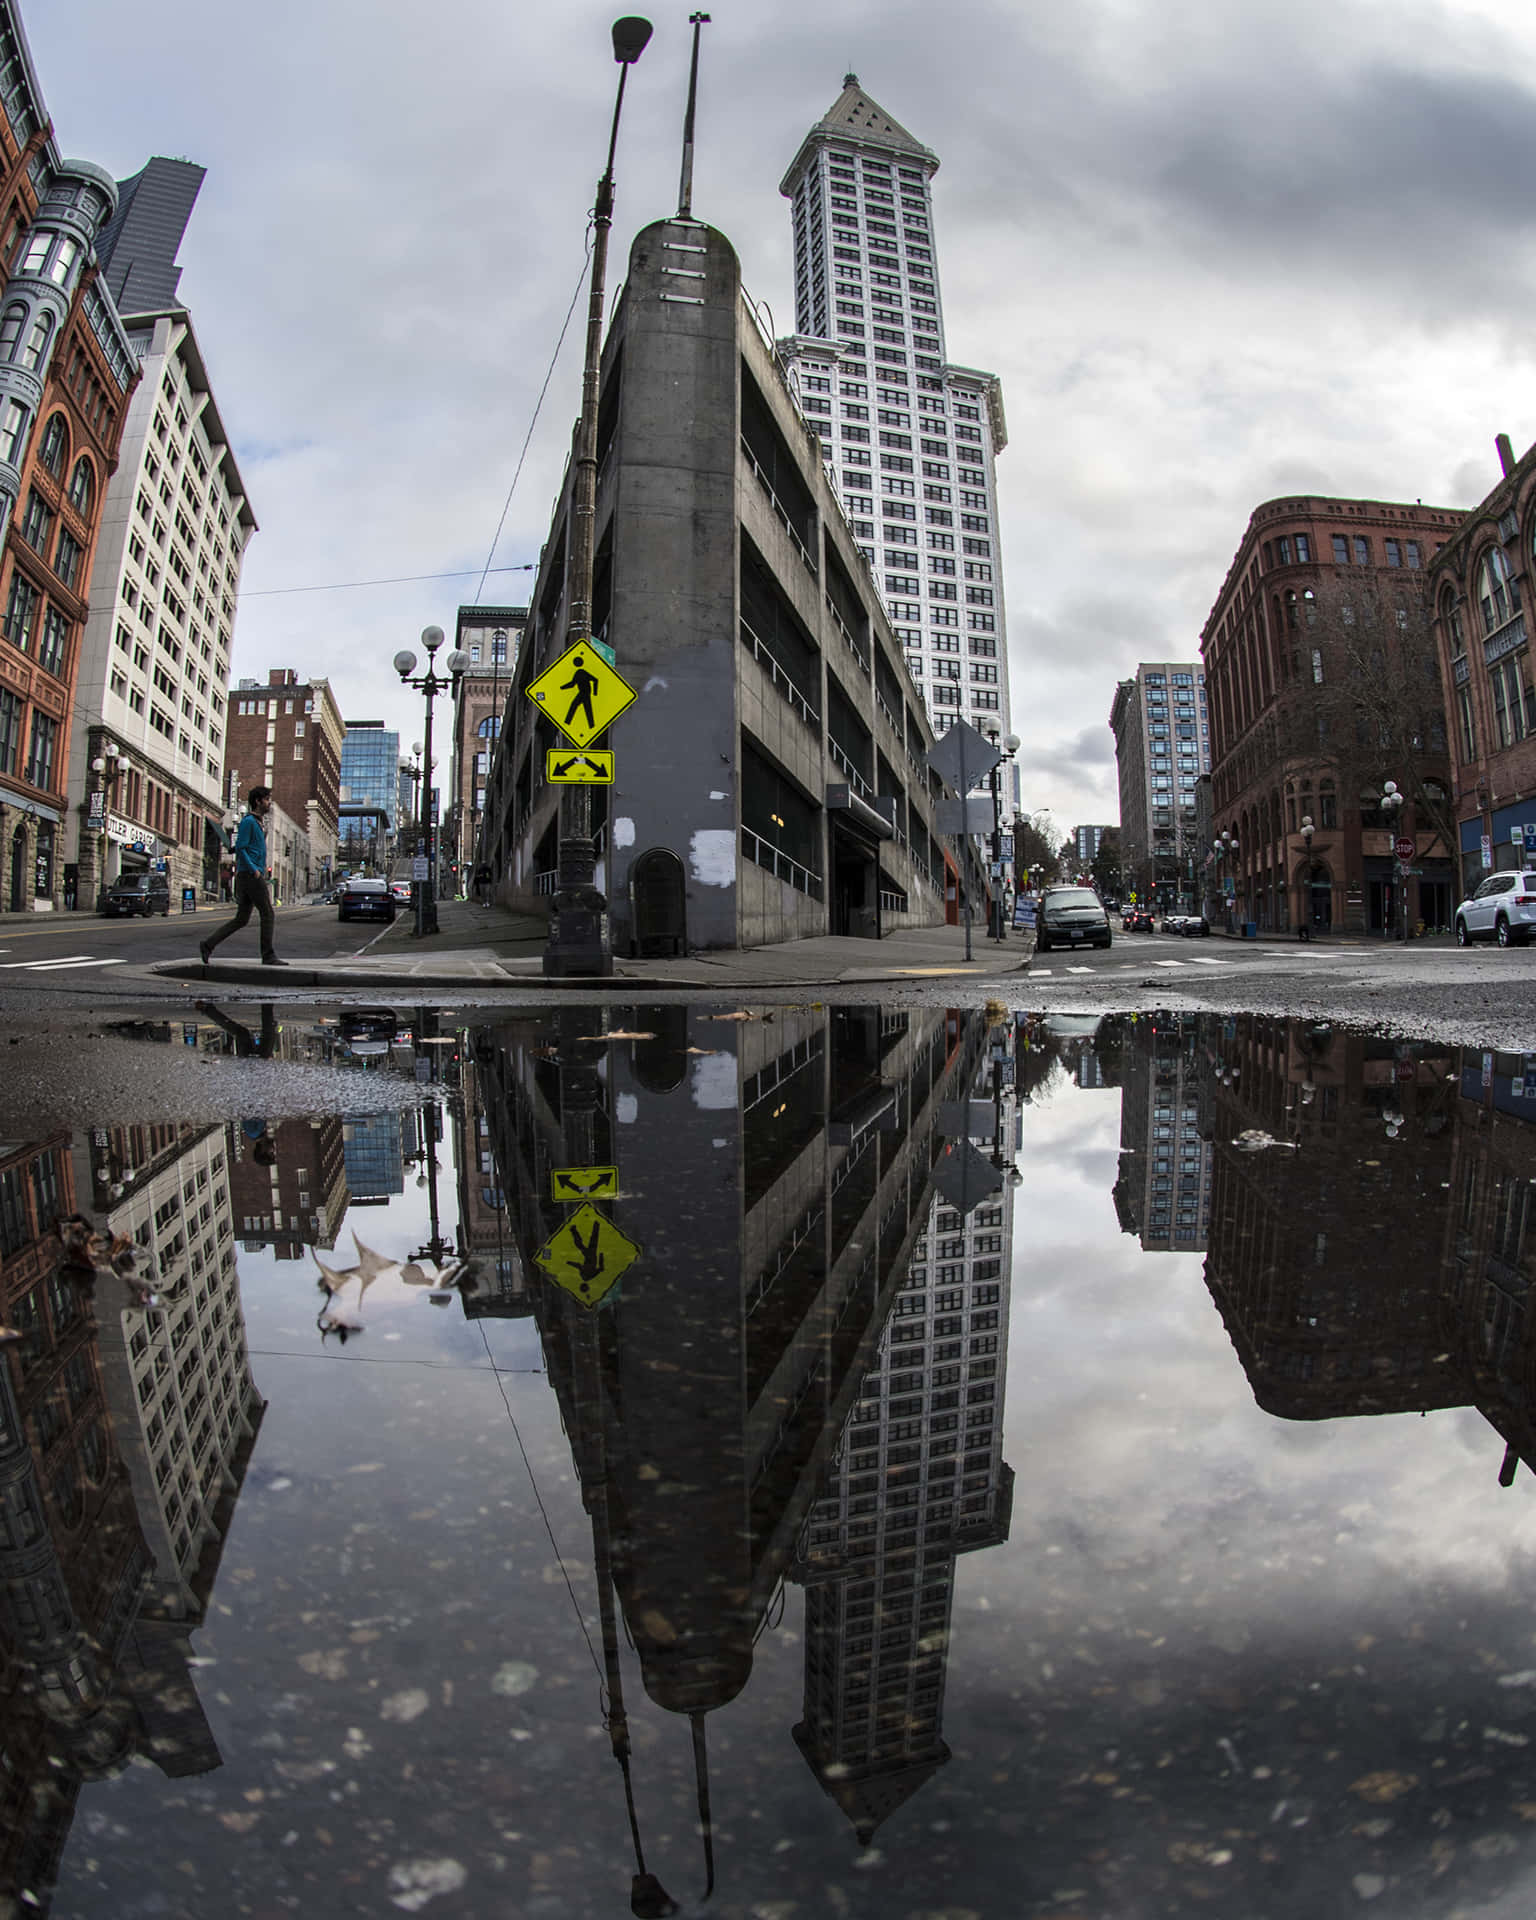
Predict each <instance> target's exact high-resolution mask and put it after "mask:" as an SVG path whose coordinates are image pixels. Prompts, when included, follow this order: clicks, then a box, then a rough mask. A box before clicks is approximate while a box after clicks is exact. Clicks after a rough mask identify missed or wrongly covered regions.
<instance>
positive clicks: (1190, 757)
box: [1109, 660, 1211, 907]
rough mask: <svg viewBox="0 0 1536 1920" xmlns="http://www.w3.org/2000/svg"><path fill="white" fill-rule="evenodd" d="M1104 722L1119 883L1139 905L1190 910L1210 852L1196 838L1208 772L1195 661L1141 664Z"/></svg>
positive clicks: (1205, 719) (1205, 721) (1204, 711)
mask: <svg viewBox="0 0 1536 1920" xmlns="http://www.w3.org/2000/svg"><path fill="white" fill-rule="evenodd" d="M1170 689H1171V691H1172V706H1171V708H1170V705H1169V693H1170ZM1109 724H1110V729H1111V731H1112V732H1113V733H1114V736H1115V761H1116V765H1117V768H1118V771H1119V780H1120V878H1121V881H1122V883H1123V885H1124V886H1125V887H1126V888H1127V890H1128V891H1129V892H1132V893H1135V894H1136V895H1137V897H1138V898H1139V899H1141V900H1144V901H1153V902H1155V903H1156V904H1157V905H1158V906H1163V907H1177V906H1181V905H1182V906H1189V907H1193V906H1195V905H1196V903H1197V901H1198V898H1199V889H1200V885H1201V883H1202V881H1203V879H1204V867H1203V864H1202V863H1203V861H1204V857H1205V854H1206V852H1207V851H1208V849H1207V848H1205V847H1204V846H1202V845H1201V844H1200V840H1199V836H1198V833H1197V812H1198V809H1197V806H1196V799H1197V790H1198V787H1199V782H1200V776H1201V775H1202V774H1208V773H1209V772H1210V770H1211V725H1210V713H1209V710H1208V708H1207V706H1206V697H1205V674H1204V673H1203V672H1202V671H1201V667H1200V663H1199V661H1197V660H1158V661H1145V660H1144V661H1143V662H1142V663H1141V665H1140V666H1138V667H1137V669H1136V677H1135V678H1134V679H1133V680H1122V681H1120V682H1119V683H1118V684H1117V685H1116V687H1115V697H1114V700H1113V701H1112V702H1111V705H1110V712H1109ZM1175 780H1177V783H1178V784H1177V785H1175V784H1174V783H1175Z"/></svg>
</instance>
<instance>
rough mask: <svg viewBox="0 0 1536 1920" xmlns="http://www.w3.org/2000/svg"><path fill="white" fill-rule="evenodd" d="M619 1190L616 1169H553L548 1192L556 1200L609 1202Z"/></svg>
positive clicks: (617, 1171)
mask: <svg viewBox="0 0 1536 1920" xmlns="http://www.w3.org/2000/svg"><path fill="white" fill-rule="evenodd" d="M618 1190H619V1170H618V1168H617V1167H554V1168H552V1169H551V1170H550V1175H549V1191H550V1194H551V1196H552V1197H553V1198H554V1199H556V1200H611V1199H613V1197H614V1195H615V1194H616V1193H617V1192H618Z"/></svg>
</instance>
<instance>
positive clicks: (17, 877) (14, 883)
mask: <svg viewBox="0 0 1536 1920" xmlns="http://www.w3.org/2000/svg"><path fill="white" fill-rule="evenodd" d="M26 899H27V823H26V821H25V820H20V821H18V822H17V824H16V831H15V832H14V833H13V834H12V835H11V912H12V913H20V912H21V910H22V908H23V907H24V906H25V905H26Z"/></svg>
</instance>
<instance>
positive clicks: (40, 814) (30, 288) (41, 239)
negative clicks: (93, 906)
mask: <svg viewBox="0 0 1536 1920" xmlns="http://www.w3.org/2000/svg"><path fill="white" fill-rule="evenodd" d="M116 206H117V189H116V187H115V185H114V184H113V181H112V179H111V176H110V175H108V174H106V173H104V172H103V171H102V170H101V169H100V168H99V167H95V166H92V165H91V164H90V163H89V162H87V161H82V160H70V161H65V160H63V159H61V158H60V155H59V150H58V147H57V146H56V144H55V142H54V139H53V132H52V128H51V126H50V124H49V120H48V112H47V108H46V106H45V104H44V102H43V98H42V93H41V90H40V88H39V87H38V84H37V77H36V74H35V72H34V71H33V67H32V61H31V55H30V54H29V52H28V50H27V44H26V38H25V35H24V33H23V31H22V26H21V21H20V18H19V16H18V14H17V12H16V10H15V8H14V7H13V6H12V5H10V4H9V0H0V223H3V239H0V275H3V292H0V528H3V529H4V542H3V546H0V609H3V614H0V908H5V909H8V910H10V911H12V912H17V911H21V910H23V909H25V908H28V907H32V906H38V907H44V908H48V907H52V906H54V905H55V904H57V903H58V902H59V901H60V900H62V899H64V898H66V897H69V898H73V897H74V891H73V887H74V879H75V877H74V876H73V875H66V872H65V865H64V859H63V858H62V857H61V856H62V855H63V853H64V849H63V847H62V845H61V842H60V835H59V830H60V828H61V826H62V824H63V822H64V820H65V818H66V813H67V804H68V803H67V797H66V796H67V786H66V772H67V764H68V744H69V739H70V733H71V727H72V724H73V720H74V708H75V698H76V684H77V680H78V675H79V667H80V654H81V632H82V629H83V627H84V624H85V618H86V613H87V603H86V590H87V583H88V582H89V580H90V578H91V567H92V561H93V559H94V555H95V548H96V545H97V538H98V533H99V530H100V525H101V518H102V508H103V502H104V499H105V496H106V489H107V480H108V477H109V476H110V474H111V473H112V470H113V468H114V466H115V465H116V462H117V453H118V443H119V440H120V437H121V435H122V431H123V422H124V418H125V414H126V402H127V397H128V394H129V392H130V390H131V389H132V387H133V385H134V383H135V382H136V380H137V379H138V365H137V361H136V359H135V356H134V354H133V351H132V349H131V347H130V345H129V342H128V339H127V337H126V335H125V334H124V331H123V327H122V322H121V321H120V319H119V318H118V314H117V310H116V308H115V307H114V305H113V302H112V299H111V296H110V294H109V293H108V291H107V289H106V288H105V286H104V285H103V283H102V281H101V279H100V276H99V274H98V270H97V263H96V254H95V243H96V240H97V237H98V235H99V234H100V232H101V229H102V227H103V225H104V223H105V222H106V221H107V220H108V219H109V218H110V216H111V215H112V213H113V211H114V210H115V208H116ZM66 880H68V881H69V882H70V886H69V888H68V889H66Z"/></svg>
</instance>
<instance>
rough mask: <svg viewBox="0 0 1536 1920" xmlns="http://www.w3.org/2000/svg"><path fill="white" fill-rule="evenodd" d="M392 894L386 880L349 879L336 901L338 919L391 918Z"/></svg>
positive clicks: (392, 910) (393, 908) (392, 914)
mask: <svg viewBox="0 0 1536 1920" xmlns="http://www.w3.org/2000/svg"><path fill="white" fill-rule="evenodd" d="M394 917H395V901H394V896H393V895H392V894H391V893H390V890H389V882H388V881H387V880H349V881H348V882H347V884H346V885H345V886H344V887H343V888H342V890H341V898H340V899H339V900H338V901H337V902H336V918H337V919H338V920H393V919H394Z"/></svg>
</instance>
